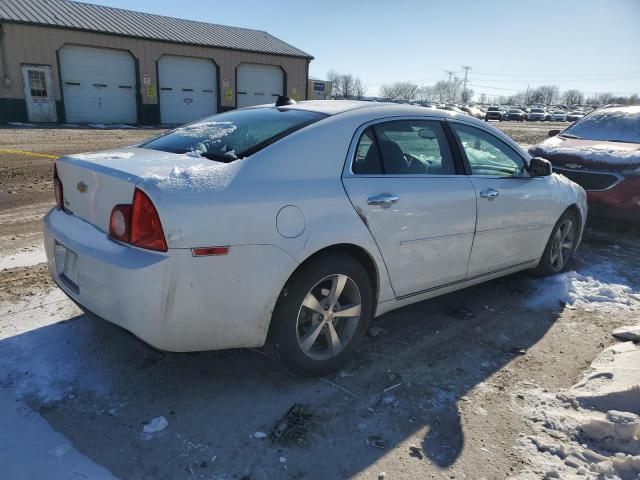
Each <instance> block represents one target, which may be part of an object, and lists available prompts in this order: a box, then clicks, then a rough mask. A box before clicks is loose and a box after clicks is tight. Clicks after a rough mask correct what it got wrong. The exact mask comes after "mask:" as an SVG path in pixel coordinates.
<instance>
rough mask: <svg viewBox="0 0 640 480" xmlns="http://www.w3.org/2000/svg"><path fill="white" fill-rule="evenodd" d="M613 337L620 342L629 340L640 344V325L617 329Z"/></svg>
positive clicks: (612, 333)
mask: <svg viewBox="0 0 640 480" xmlns="http://www.w3.org/2000/svg"><path fill="white" fill-rule="evenodd" d="M611 335H613V336H614V337H616V338H617V339H618V340H629V341H631V342H640V325H631V326H627V327H620V328H616V329H615V330H614V331H613V332H611Z"/></svg>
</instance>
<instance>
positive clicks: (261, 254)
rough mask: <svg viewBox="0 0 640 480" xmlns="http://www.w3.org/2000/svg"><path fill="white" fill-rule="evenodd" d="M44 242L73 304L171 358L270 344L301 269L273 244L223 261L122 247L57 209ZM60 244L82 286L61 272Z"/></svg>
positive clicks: (234, 252) (246, 248) (237, 249)
mask: <svg viewBox="0 0 640 480" xmlns="http://www.w3.org/2000/svg"><path fill="white" fill-rule="evenodd" d="M44 237H45V250H46V253H47V265H48V268H49V272H50V274H51V276H52V277H53V279H54V281H55V282H56V283H57V284H58V285H59V286H60V288H61V289H62V290H63V291H64V292H65V293H66V294H67V295H68V296H69V297H71V298H72V299H73V301H75V302H76V303H77V304H79V305H80V306H81V307H82V308H83V309H85V310H88V311H90V312H91V313H93V314H94V315H96V316H98V317H100V318H103V319H105V320H107V321H109V322H111V323H114V324H116V325H119V326H120V327H122V328H124V329H126V330H128V331H130V332H131V333H133V334H134V335H135V336H137V337H139V338H140V339H141V340H143V341H145V342H146V343H148V344H150V345H151V346H153V347H155V348H158V349H161V350H167V351H180V352H184V351H197V350H216V349H224V348H237V347H255V346H260V345H262V344H263V343H264V341H265V339H266V335H267V332H268V328H269V323H270V320H271V312H272V310H273V307H274V305H275V302H276V300H277V297H278V295H279V293H280V289H281V288H282V286H283V285H284V283H285V281H286V279H287V278H288V276H289V274H290V273H291V272H292V271H293V270H294V269H295V267H296V262H295V261H294V260H293V259H292V258H291V257H290V256H288V255H287V254H286V253H284V252H283V251H282V250H280V249H278V248H276V247H273V246H270V245H243V246H232V248H231V252H230V254H229V255H225V256H215V257H214V256H212V257H193V255H192V254H191V250H189V249H169V251H168V252H166V253H160V252H153V251H148V250H143V249H138V248H135V247H130V246H125V245H120V244H118V243H116V242H113V241H112V240H110V239H109V238H108V237H107V235H106V234H105V233H104V232H101V231H100V230H97V229H96V228H94V227H93V226H91V225H90V224H88V223H86V222H84V221H83V220H81V219H79V218H77V217H74V216H73V215H69V214H66V213H64V212H62V211H59V210H56V209H54V210H52V211H50V212H49V213H48V214H47V215H46V217H45V218H44ZM56 244H57V245H62V246H64V247H65V248H66V249H69V250H71V251H72V252H74V253H75V254H76V255H77V265H78V270H77V285H76V284H75V283H73V282H70V281H69V280H68V279H67V278H66V276H65V274H64V272H62V271H61V270H63V266H62V265H60V260H59V258H60V255H59V254H58V261H56V253H55V249H56ZM58 249H59V251H60V247H58ZM258 265H259V266H260V268H256V267H257V266H258Z"/></svg>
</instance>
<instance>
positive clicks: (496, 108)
mask: <svg viewBox="0 0 640 480" xmlns="http://www.w3.org/2000/svg"><path fill="white" fill-rule="evenodd" d="M500 110H501V108H500V107H489V110H488V111H489V112H499V111H500Z"/></svg>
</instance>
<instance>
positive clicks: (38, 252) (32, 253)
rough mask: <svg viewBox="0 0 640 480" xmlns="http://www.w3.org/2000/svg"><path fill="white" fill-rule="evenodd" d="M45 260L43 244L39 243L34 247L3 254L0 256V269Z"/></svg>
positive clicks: (35, 263) (36, 263) (25, 265)
mask: <svg viewBox="0 0 640 480" xmlns="http://www.w3.org/2000/svg"><path fill="white" fill-rule="evenodd" d="M46 261H47V256H46V254H45V251H44V245H42V244H40V245H38V246H37V247H36V248H34V249H28V250H25V251H21V252H16V253H10V254H5V255H3V256H1V257H0V271H2V270H7V269H9V268H20V267H31V266H33V265H38V264H40V263H44V262H46Z"/></svg>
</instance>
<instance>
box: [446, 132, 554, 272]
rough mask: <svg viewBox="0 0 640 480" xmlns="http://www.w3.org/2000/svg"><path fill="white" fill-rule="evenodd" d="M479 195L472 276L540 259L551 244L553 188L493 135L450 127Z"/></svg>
mask: <svg viewBox="0 0 640 480" xmlns="http://www.w3.org/2000/svg"><path fill="white" fill-rule="evenodd" d="M450 125H451V126H452V127H453V130H454V131H455V133H456V135H457V136H458V139H459V141H460V145H461V146H462V151H463V154H464V155H465V157H466V160H467V165H468V167H469V168H470V169H471V172H470V173H471V175H470V176H469V179H470V180H471V182H472V183H473V186H474V188H475V191H476V192H477V196H478V214H477V223H476V234H475V238H474V241H473V248H472V250H471V256H470V258H469V271H468V275H469V276H470V277H473V276H475V275H481V274H485V273H489V272H493V271H496V270H500V269H503V268H509V267H513V266H515V265H519V264H522V263H526V262H529V261H531V260H535V259H536V258H538V257H539V256H540V255H541V253H542V250H543V249H544V246H545V244H546V242H547V236H548V234H549V233H548V232H549V225H548V223H549V219H548V216H549V214H548V212H549V211H550V206H551V197H550V194H549V187H548V185H547V183H546V181H545V180H544V179H543V178H531V177H529V175H528V174H527V172H526V169H525V159H524V158H522V157H521V156H520V154H518V153H517V152H516V151H515V150H514V149H513V148H511V147H510V146H509V145H507V144H506V143H505V142H503V141H502V140H500V139H499V138H497V137H496V136H495V135H493V134H492V133H490V132H488V131H486V130H484V129H480V128H476V127H473V126H470V125H466V124H462V123H457V122H450Z"/></svg>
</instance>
